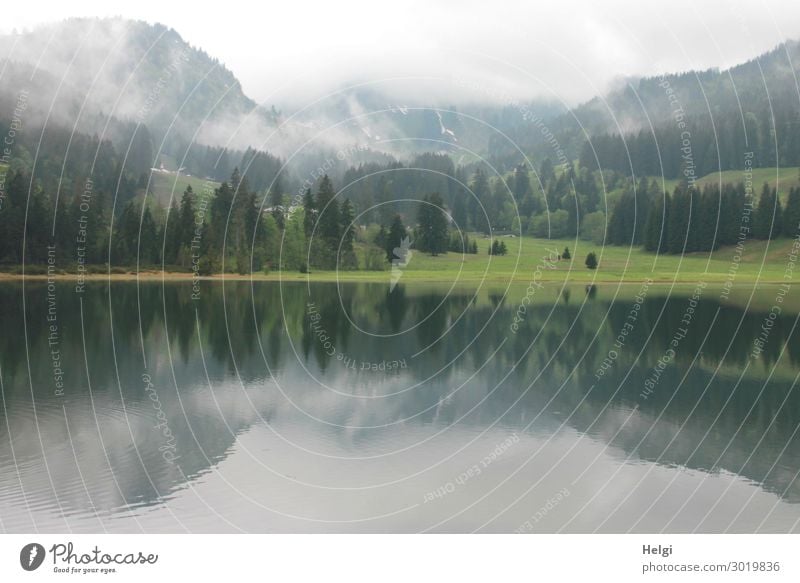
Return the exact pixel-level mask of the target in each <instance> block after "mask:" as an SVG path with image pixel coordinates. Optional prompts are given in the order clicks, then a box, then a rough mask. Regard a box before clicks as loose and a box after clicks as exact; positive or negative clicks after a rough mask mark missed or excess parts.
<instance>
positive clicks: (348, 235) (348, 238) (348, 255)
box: [339, 199, 358, 269]
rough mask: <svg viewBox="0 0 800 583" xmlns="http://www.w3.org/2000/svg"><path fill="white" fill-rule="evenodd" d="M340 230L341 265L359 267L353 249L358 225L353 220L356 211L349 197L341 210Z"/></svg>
mask: <svg viewBox="0 0 800 583" xmlns="http://www.w3.org/2000/svg"><path fill="white" fill-rule="evenodd" d="M339 218H340V220H341V225H340V232H341V233H342V239H341V246H340V248H339V249H340V250H339V267H340V268H341V269H358V260H357V259H356V253H355V250H354V249H353V240H354V239H355V234H356V225H355V223H354V222H353V221H354V219H355V212H354V211H353V205H352V204H351V203H350V200H349V199H344V201H343V202H342V208H341V211H340V217H339Z"/></svg>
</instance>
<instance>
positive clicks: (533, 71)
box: [0, 0, 800, 103]
mask: <svg viewBox="0 0 800 583" xmlns="http://www.w3.org/2000/svg"><path fill="white" fill-rule="evenodd" d="M540 4H541V5H540ZM69 16H124V17H128V18H136V19H142V20H146V21H149V22H161V23H163V24H166V25H168V26H171V27H172V28H175V29H176V30H177V31H178V32H179V33H180V34H181V35H182V36H183V37H184V38H185V39H186V40H188V41H189V42H190V43H191V44H193V45H195V46H198V47H201V48H203V49H205V50H206V51H207V52H208V53H209V54H210V55H212V56H215V57H217V58H219V59H220V60H221V61H222V62H223V63H225V64H226V65H227V66H228V67H229V68H230V69H231V70H233V72H234V73H235V74H236V75H237V77H238V78H239V79H240V80H241V82H242V85H243V86H244V90H245V92H246V93H248V94H249V95H250V96H251V97H253V98H254V99H256V100H258V101H262V102H268V103H281V102H285V101H287V100H291V98H292V96H293V95H296V94H297V92H298V91H303V92H305V93H308V92H312V93H313V92H318V91H322V92H325V91H328V90H330V89H334V88H338V87H341V86H342V85H345V84H349V83H352V82H364V81H372V80H375V79H380V78H386V77H397V76H403V77H404V76H413V77H433V78H439V79H448V83H449V85H448V83H443V84H441V89H442V91H444V92H445V93H446V91H447V90H446V87H448V86H450V87H452V79H453V77H456V78H457V79H463V80H464V81H465V82H466V83H468V84H470V86H471V87H472V88H473V89H472V90H471V91H472V92H473V93H475V92H477V93H480V92H482V91H483V92H485V93H486V94H487V95H488V94H498V93H502V94H504V95H506V96H508V95H512V96H514V97H520V98H522V97H529V96H534V95H542V94H544V95H548V96H550V97H553V98H556V99H559V100H563V101H565V102H568V103H575V102H576V101H579V100H583V99H587V98H589V97H591V96H593V95H595V94H597V93H598V92H600V91H602V90H603V89H604V88H606V87H608V84H609V83H612V82H614V81H615V80H617V79H619V78H620V77H623V76H632V75H648V74H656V73H660V72H675V71H682V70H686V69H698V68H700V69H704V68H708V67H715V66H716V67H727V66H730V65H734V64H737V63H740V62H742V61H744V60H747V59H748V58H750V57H752V56H755V55H757V54H759V53H761V52H764V51H766V50H769V49H771V48H773V47H774V46H775V45H777V44H778V43H780V42H781V41H783V40H785V39H797V38H800V3H798V2H797V0H776V1H769V0H766V1H765V0H746V1H743V0H728V1H724V0H714V1H708V2H707V1H703V2H697V0H669V1H666V0H660V1H651V0H647V1H626V2H623V1H621V0H610V1H602V2H601V1H599V0H587V1H581V0H560V1H558V2H552V1H550V2H547V3H539V2H536V1H533V0H527V1H525V0H492V1H487V0H482V1H479V0H458V1H456V0H452V1H450V0H438V1H437V0H402V1H397V2H379V1H372V2H357V1H355V0H336V1H328V2H306V1H303V0H289V1H273V0H270V1H267V2H264V1H261V2H253V1H252V0H226V1H225V2H209V3H202V2H180V3H178V2H173V3H170V2H165V1H164V0H128V1H126V2H120V1H117V0H70V1H69V2H64V1H63V0H62V1H58V2H55V1H54V2H39V1H35V0H34V1H27V2H8V3H6V5H4V6H3V10H2V22H1V23H0V27H1V28H2V29H3V30H4V31H10V30H11V29H13V28H17V29H23V28H31V27H34V26H36V25H37V24H39V23H41V22H49V21H53V20H58V19H61V18H66V17H69ZM410 86H413V84H410ZM476 87H477V88H478V89H475V88H476Z"/></svg>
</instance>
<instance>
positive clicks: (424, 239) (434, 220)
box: [417, 193, 448, 256]
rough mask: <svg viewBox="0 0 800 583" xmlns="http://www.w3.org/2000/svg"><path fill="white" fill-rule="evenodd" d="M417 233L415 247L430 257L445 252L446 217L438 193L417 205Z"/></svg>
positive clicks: (446, 239)
mask: <svg viewBox="0 0 800 583" xmlns="http://www.w3.org/2000/svg"><path fill="white" fill-rule="evenodd" d="M417 221H418V222H419V233H418V235H417V247H418V248H419V249H420V250H421V251H427V252H428V253H430V254H431V255H434V256H436V255H438V254H439V253H445V252H446V251H447V242H448V236H447V217H446V216H445V213H444V202H443V201H442V197H441V196H440V195H439V193H433V194H431V195H429V196H426V197H425V199H424V202H423V203H422V204H420V205H419V211H418V215H417Z"/></svg>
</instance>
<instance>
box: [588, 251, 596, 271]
mask: <svg viewBox="0 0 800 583" xmlns="http://www.w3.org/2000/svg"><path fill="white" fill-rule="evenodd" d="M586 267H588V268H589V269H597V255H595V254H594V251H590V252H589V254H588V255H587V256H586Z"/></svg>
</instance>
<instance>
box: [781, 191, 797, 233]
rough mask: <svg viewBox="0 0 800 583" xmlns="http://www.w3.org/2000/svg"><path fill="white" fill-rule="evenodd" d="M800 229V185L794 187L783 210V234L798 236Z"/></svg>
mask: <svg viewBox="0 0 800 583" xmlns="http://www.w3.org/2000/svg"><path fill="white" fill-rule="evenodd" d="M799 229H800V187H792V188H791V189H790V190H789V197H788V198H787V199H786V208H785V209H784V211H783V234H784V235H785V236H786V237H791V238H794V237H797V235H798V230H799Z"/></svg>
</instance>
